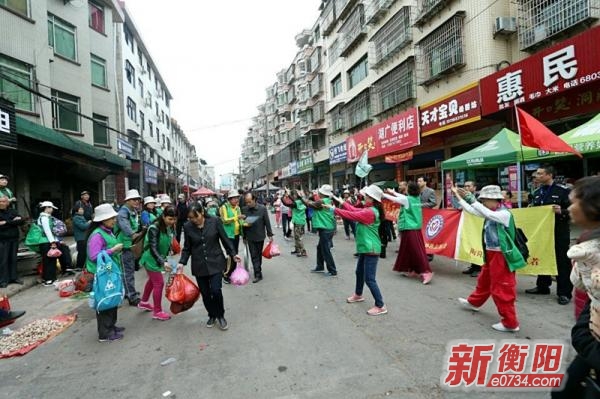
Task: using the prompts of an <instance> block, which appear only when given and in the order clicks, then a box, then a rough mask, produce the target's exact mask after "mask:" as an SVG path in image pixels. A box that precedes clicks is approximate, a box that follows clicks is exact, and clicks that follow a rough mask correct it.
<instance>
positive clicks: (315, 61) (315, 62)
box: [309, 47, 321, 72]
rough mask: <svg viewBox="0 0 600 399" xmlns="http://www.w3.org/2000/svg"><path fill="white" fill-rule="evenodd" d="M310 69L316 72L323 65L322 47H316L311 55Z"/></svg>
mask: <svg viewBox="0 0 600 399" xmlns="http://www.w3.org/2000/svg"><path fill="white" fill-rule="evenodd" d="M309 62H310V71H311V72H315V71H317V70H318V69H319V67H320V66H321V47H317V48H315V49H314V51H313V53H312V54H311V56H310V61H309Z"/></svg>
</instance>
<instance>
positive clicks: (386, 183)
mask: <svg viewBox="0 0 600 399" xmlns="http://www.w3.org/2000/svg"><path fill="white" fill-rule="evenodd" d="M373 184H374V185H376V186H379V187H380V188H382V189H384V188H398V183H396V182H395V181H385V180H382V181H377V182H375V183H373Z"/></svg>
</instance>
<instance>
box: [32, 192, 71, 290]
mask: <svg viewBox="0 0 600 399" xmlns="http://www.w3.org/2000/svg"><path fill="white" fill-rule="evenodd" d="M40 208H41V209H42V212H41V213H40V216H39V217H38V220H37V224H38V226H40V227H41V228H42V231H43V234H42V237H41V241H42V242H41V243H40V251H41V254H42V278H43V280H44V283H43V284H44V287H51V286H52V285H53V284H54V282H55V281H56V260H57V259H58V260H59V261H60V267H61V269H62V272H63V274H64V273H66V271H67V270H70V269H71V268H72V267H71V264H72V260H71V251H70V250H69V247H68V246H66V245H65V244H63V243H61V241H60V237H58V236H57V235H56V234H55V232H54V231H55V225H56V223H57V222H56V220H57V219H55V218H54V217H53V216H52V212H53V211H54V210H55V209H58V208H57V207H55V206H54V204H53V203H52V202H50V201H44V202H42V203H41V204H40ZM51 249H58V250H59V251H60V255H59V256H58V257H56V256H48V251H50V250H51Z"/></svg>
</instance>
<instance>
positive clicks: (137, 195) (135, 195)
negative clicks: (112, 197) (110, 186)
mask: <svg viewBox="0 0 600 399" xmlns="http://www.w3.org/2000/svg"><path fill="white" fill-rule="evenodd" d="M132 199H142V196H141V195H140V193H139V191H138V190H136V189H133V190H129V191H127V195H125V201H129V200H132Z"/></svg>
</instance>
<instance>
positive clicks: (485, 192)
mask: <svg viewBox="0 0 600 399" xmlns="http://www.w3.org/2000/svg"><path fill="white" fill-rule="evenodd" d="M479 199H493V200H502V199H504V196H503V195H502V190H501V189H500V186H485V187H484V188H482V189H481V191H480V192H479Z"/></svg>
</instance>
